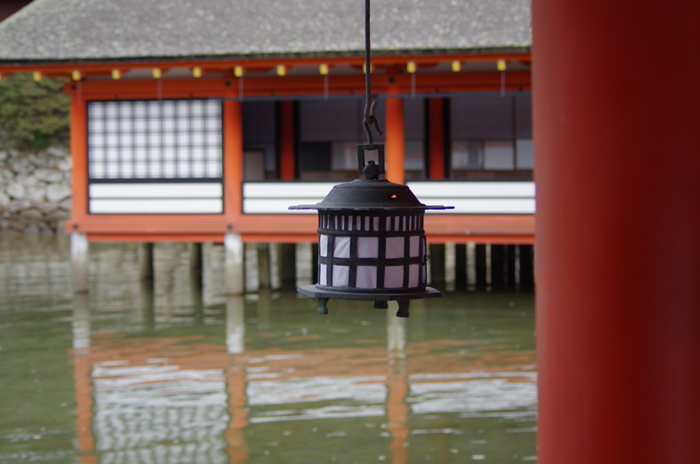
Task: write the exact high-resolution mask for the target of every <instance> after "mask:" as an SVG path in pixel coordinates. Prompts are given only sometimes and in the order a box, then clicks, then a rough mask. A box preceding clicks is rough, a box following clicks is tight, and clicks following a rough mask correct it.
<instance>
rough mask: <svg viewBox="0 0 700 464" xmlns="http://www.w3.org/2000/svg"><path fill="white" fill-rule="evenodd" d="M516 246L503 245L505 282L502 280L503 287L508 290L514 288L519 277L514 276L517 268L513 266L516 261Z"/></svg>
mask: <svg viewBox="0 0 700 464" xmlns="http://www.w3.org/2000/svg"><path fill="white" fill-rule="evenodd" d="M517 247H518V245H505V254H506V256H505V258H506V262H505V271H504V274H505V280H504V285H505V287H506V288H509V289H514V288H515V286H516V282H519V280H520V279H519V277H520V276H518V275H516V271H517V270H518V269H517V266H516V264H515V261H516V248H517Z"/></svg>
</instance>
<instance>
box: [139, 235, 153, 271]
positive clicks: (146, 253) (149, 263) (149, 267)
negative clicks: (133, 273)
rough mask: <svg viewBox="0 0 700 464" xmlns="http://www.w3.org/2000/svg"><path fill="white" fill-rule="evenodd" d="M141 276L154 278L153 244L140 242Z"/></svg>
mask: <svg viewBox="0 0 700 464" xmlns="http://www.w3.org/2000/svg"><path fill="white" fill-rule="evenodd" d="M138 253H139V278H141V279H142V280H153V244H152V243H139V252H138Z"/></svg>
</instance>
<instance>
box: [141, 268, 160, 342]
mask: <svg viewBox="0 0 700 464" xmlns="http://www.w3.org/2000/svg"><path fill="white" fill-rule="evenodd" d="M139 299H140V304H139V310H140V312H139V322H140V323H141V325H142V327H143V330H146V331H149V330H153V329H155V325H156V310H155V307H156V304H155V299H156V296H155V291H154V289H153V279H142V280H140V281H139Z"/></svg>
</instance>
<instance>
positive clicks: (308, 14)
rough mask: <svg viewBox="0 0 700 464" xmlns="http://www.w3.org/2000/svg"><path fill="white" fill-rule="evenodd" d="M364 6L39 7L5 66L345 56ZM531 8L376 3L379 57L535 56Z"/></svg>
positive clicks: (169, 0)
mask: <svg viewBox="0 0 700 464" xmlns="http://www.w3.org/2000/svg"><path fill="white" fill-rule="evenodd" d="M363 21H364V2H363V1H362V0H34V2H32V3H31V4H29V5H28V6H27V7H25V8H24V9H23V10H21V11H20V12H18V13H17V14H15V15H14V16H12V17H10V18H8V19H7V20H6V21H4V22H3V23H1V24H0V61H4V62H27V61H44V62H60V61H75V60H105V59H107V60H110V59H114V60H122V59H134V58H184V57H222V58H225V57H231V58H235V57H263V56H299V55H315V54H323V55H343V54H353V55H355V54H358V53H361V51H362V49H363V47H364V37H363V34H364V32H363V31H364V23H363ZM531 41H532V39H531V26H530V0H374V1H373V2H372V49H373V54H382V53H384V54H392V53H399V52H408V53H419V52H436V51H470V50H473V51H484V50H494V49H495V50H499V49H513V50H523V49H525V50H527V49H529V47H530V45H531Z"/></svg>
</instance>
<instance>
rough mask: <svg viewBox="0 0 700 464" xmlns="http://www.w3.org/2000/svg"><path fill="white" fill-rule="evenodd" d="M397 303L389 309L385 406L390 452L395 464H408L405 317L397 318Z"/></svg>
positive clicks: (408, 432)
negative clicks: (386, 396)
mask: <svg viewBox="0 0 700 464" xmlns="http://www.w3.org/2000/svg"><path fill="white" fill-rule="evenodd" d="M393 305H394V303H393V302H392V303H390V305H389V308H388V309H387V351H388V360H389V374H388V376H387V387H388V390H389V395H388V398H387V403H386V415H387V419H388V422H389V423H388V425H387V430H388V431H389V433H391V435H392V440H391V444H390V445H389V451H390V452H391V456H392V462H393V463H394V464H405V463H407V462H408V436H409V434H410V430H409V429H408V426H407V423H408V413H409V409H408V405H407V404H406V396H407V395H408V377H407V375H406V357H405V354H404V348H405V347H406V318H402V317H396V316H395V312H396V309H395V308H394V307H393Z"/></svg>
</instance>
